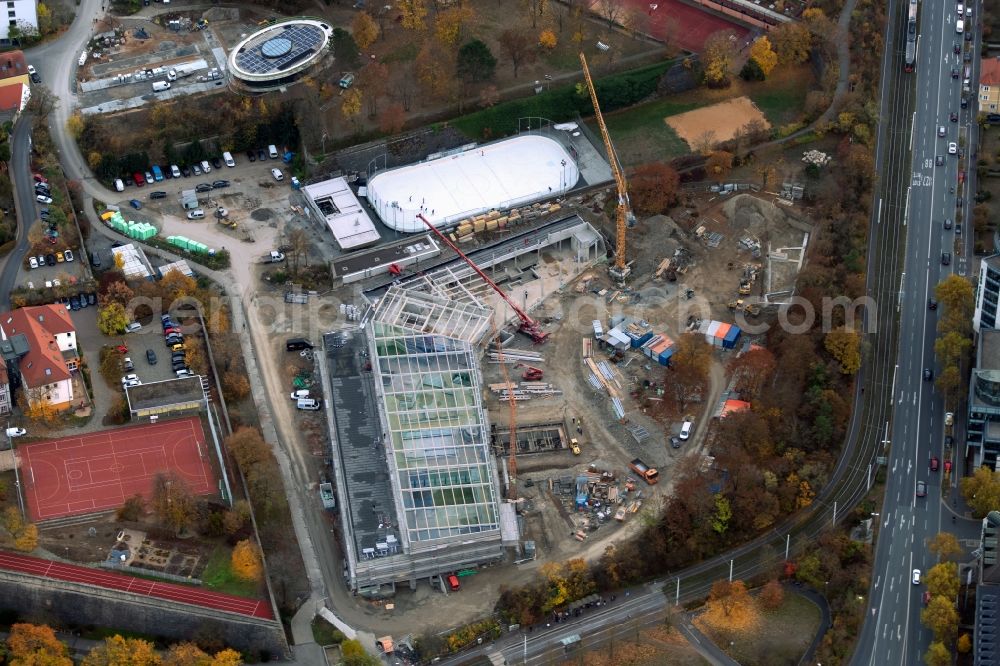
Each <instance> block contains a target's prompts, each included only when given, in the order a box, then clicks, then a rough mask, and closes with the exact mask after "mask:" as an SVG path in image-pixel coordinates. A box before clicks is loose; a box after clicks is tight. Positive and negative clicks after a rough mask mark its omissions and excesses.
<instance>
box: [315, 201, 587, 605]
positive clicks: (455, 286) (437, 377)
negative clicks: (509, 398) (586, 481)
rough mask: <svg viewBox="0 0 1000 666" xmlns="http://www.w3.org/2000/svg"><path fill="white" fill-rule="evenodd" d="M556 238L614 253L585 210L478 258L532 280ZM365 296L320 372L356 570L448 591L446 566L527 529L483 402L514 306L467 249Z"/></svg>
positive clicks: (503, 278)
mask: <svg viewBox="0 0 1000 666" xmlns="http://www.w3.org/2000/svg"><path fill="white" fill-rule="evenodd" d="M553 247H554V248H560V247H564V248H566V249H567V250H570V252H571V253H572V255H573V256H575V257H577V261H578V262H579V264H580V269H581V270H583V269H584V268H586V266H588V265H590V262H592V261H593V260H594V259H596V258H599V257H603V256H604V255H603V251H604V245H603V239H602V238H601V236H600V234H598V233H597V232H596V231H595V230H594V229H593V227H591V226H590V225H589V224H587V223H586V222H585V221H583V220H582V219H580V218H579V217H576V216H572V217H569V218H564V219H562V220H557V221H555V222H552V223H549V224H545V225H542V226H540V227H538V228H536V229H534V230H532V231H531V232H528V233H525V234H518V235H517V236H516V237H515V238H509V239H507V240H505V241H503V242H500V243H497V244H495V245H492V246H489V247H486V248H483V249H481V250H479V251H477V252H476V253H474V255H475V256H476V257H477V259H476V263H479V261H480V259H479V258H481V259H482V262H483V264H482V268H484V269H488V270H490V271H491V273H492V274H494V275H496V276H497V278H498V280H497V281H498V282H509V281H510V280H516V279H518V277H522V278H524V279H526V278H527V277H528V276H530V270H531V269H530V264H531V262H530V261H526V260H527V259H530V257H531V256H532V255H537V254H538V253H540V252H541V251H543V250H545V249H548V248H553ZM522 273H523V275H521V274H522ZM368 296H369V299H370V301H371V306H370V308H369V309H368V311H367V312H366V314H365V316H364V317H363V318H362V319H363V324H362V326H361V327H360V328H353V329H343V330H340V331H335V332H331V333H329V334H327V335H325V336H324V340H323V348H324V362H323V363H320V369H321V372H322V374H323V375H324V377H323V380H324V388H325V389H326V391H325V392H326V394H327V395H329V396H330V399H329V400H328V401H327V403H326V409H327V410H328V414H327V415H328V417H329V418H328V421H329V423H330V428H331V433H330V434H331V437H330V439H331V443H332V461H333V468H334V477H335V481H336V487H337V493H338V500H339V501H338V502H337V506H338V510H339V512H340V517H341V521H340V522H341V525H342V534H343V537H344V541H345V544H344V545H345V548H344V550H345V554H346V562H347V571H346V575H347V579H348V582H349V584H350V586H351V587H352V589H355V590H358V591H359V592H361V593H365V594H373V595H374V594H382V595H384V594H389V593H391V592H392V591H393V590H394V589H395V585H396V584H400V583H407V584H409V585H410V586H411V587H413V586H415V585H416V583H417V581H419V580H420V579H429V580H430V581H431V582H432V584H435V585H439V586H442V585H443V579H442V576H443V575H445V574H448V573H452V572H454V571H457V570H461V569H467V568H472V567H476V566H478V565H482V564H485V563H491V562H495V561H497V560H500V559H502V558H503V556H504V547H505V546H516V545H517V544H518V541H519V538H520V535H519V533H518V523H517V518H516V515H515V511H514V507H513V505H512V504H509V503H507V502H503V501H502V497H501V490H500V488H501V479H500V478H499V476H498V474H503V475H504V476H506V474H507V467H506V466H505V465H500V466H499V467H498V465H497V463H496V459H495V457H494V453H495V446H496V442H495V441H494V435H495V433H493V432H492V430H491V426H490V423H489V420H488V417H487V414H486V410H485V409H484V406H483V404H482V396H483V392H484V384H483V379H482V374H481V371H480V365H479V364H480V362H481V359H482V356H483V353H484V349H483V347H484V345H485V342H486V339H487V338H488V337H490V335H491V331H493V330H494V327H495V326H500V325H502V323H503V322H499V321H491V320H492V319H493V318H494V317H495V315H496V314H500V315H501V316H502V315H503V314H504V310H503V308H500V307H499V306H496V305H495V302H494V301H493V300H492V299H491V298H490V297H492V296H495V294H494V293H492V292H490V290H489V287H487V285H486V283H485V282H483V280H482V279H481V277H480V276H478V275H477V274H476V273H475V271H474V270H473V269H472V268H471V267H470V266H469V265H468V264H467V263H466V262H465V260H463V259H461V258H457V259H455V260H454V261H442V262H440V263H438V264H437V265H436V266H433V267H427V269H426V270H425V271H423V272H422V273H421V274H420V275H418V276H413V277H411V278H407V279H403V280H401V281H398V282H397V283H396V284H390V285H386V286H384V287H382V288H376V289H374V290H373V291H370V292H368ZM511 321H512V322H513V321H516V320H514V318H511ZM500 425H502V426H503V427H504V428H506V427H507V425H508V424H506V423H503V424H500ZM508 432H509V431H508ZM525 434H526V435H527V434H530V433H528V432H526V433H525ZM520 436H521V434H520V433H519V439H520ZM557 439H559V440H560V442H559V444H558V445H561V440H562V439H564V437H563V436H559V435H557ZM508 441H509V435H508ZM501 448H503V449H507V448H508V447H506V446H501ZM503 481H504V483H503V485H504V486H506V485H507V481H508V479H506V478H504V479H503Z"/></svg>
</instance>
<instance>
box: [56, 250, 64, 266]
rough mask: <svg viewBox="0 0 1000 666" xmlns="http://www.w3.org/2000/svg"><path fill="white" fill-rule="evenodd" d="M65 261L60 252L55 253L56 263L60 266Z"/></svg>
mask: <svg viewBox="0 0 1000 666" xmlns="http://www.w3.org/2000/svg"><path fill="white" fill-rule="evenodd" d="M64 261H66V256H65V255H64V254H63V253H62V252H56V263H57V264H61V263H62V262H64Z"/></svg>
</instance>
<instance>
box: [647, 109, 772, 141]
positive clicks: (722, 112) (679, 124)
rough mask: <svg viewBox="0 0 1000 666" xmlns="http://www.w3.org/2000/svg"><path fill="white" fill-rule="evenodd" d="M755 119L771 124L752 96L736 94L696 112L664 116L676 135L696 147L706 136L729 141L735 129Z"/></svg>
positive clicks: (695, 110) (765, 125)
mask: <svg viewBox="0 0 1000 666" xmlns="http://www.w3.org/2000/svg"><path fill="white" fill-rule="evenodd" d="M752 120H757V121H760V122H762V123H763V124H764V127H770V126H771V125H770V123H768V122H767V118H766V117H765V116H764V114H763V113H761V110H760V109H758V108H757V105H756V104H754V103H753V101H752V100H751V99H750V98H749V97H736V98H733V99H730V100H726V101H725V102H719V103H718V104H713V105H711V106H706V107H704V108H701V109H694V110H693V111H686V112H684V113H678V114H677V115H675V116H670V117H669V118H666V119H664V122H666V123H667V124H668V125H670V127H671V128H673V130H674V132H676V133H677V136H679V137H680V138H682V139H684V141H686V142H687V143H688V145H689V146H692V147H694V146H696V145H697V144H698V143H699V142H701V141H703V140H704V138H705V137H706V136H707V135H711V137H712V142H713V143H719V142H723V141H728V140H729V139H732V138H733V137H734V136H736V131H737V130H739V129H740V128H741V127H744V126H745V125H746V124H747V123H748V122H750V121H752Z"/></svg>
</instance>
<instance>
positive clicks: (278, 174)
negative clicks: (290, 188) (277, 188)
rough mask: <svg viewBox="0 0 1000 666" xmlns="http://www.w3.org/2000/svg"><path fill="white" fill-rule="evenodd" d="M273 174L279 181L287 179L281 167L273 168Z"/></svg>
mask: <svg viewBox="0 0 1000 666" xmlns="http://www.w3.org/2000/svg"><path fill="white" fill-rule="evenodd" d="M271 176H273V177H274V179H275V180H277V181H279V182H280V181H282V180H284V179H285V175H284V174H283V173H281V169H271Z"/></svg>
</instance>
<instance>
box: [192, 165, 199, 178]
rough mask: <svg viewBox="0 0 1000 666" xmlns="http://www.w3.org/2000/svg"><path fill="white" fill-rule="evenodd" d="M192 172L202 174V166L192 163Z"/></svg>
mask: <svg viewBox="0 0 1000 666" xmlns="http://www.w3.org/2000/svg"><path fill="white" fill-rule="evenodd" d="M191 173H193V174H194V175H196V176H200V175H201V167H200V166H198V165H197V164H192V165H191Z"/></svg>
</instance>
